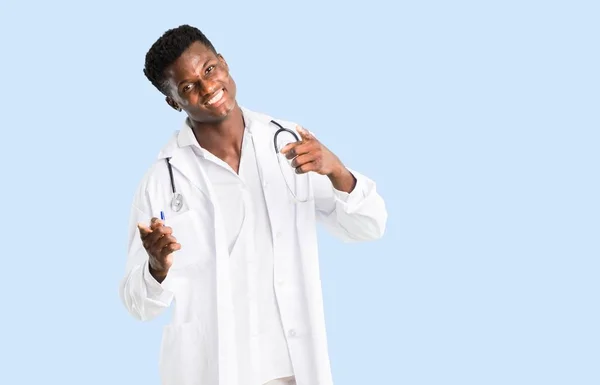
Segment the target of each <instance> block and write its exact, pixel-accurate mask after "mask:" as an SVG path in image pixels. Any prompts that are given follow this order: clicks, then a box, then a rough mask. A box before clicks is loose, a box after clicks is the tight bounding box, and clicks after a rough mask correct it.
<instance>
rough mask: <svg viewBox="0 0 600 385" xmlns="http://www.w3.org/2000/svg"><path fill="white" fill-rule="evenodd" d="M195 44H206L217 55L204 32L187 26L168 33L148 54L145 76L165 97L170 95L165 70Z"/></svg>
mask: <svg viewBox="0 0 600 385" xmlns="http://www.w3.org/2000/svg"><path fill="white" fill-rule="evenodd" d="M195 42H200V43H202V44H204V46H205V47H206V48H209V49H210V50H211V51H213V52H214V53H215V54H217V51H216V50H215V47H213V45H212V43H211V42H210V40H208V38H207V37H206V36H205V35H204V34H203V33H202V31H200V30H199V29H198V28H195V27H192V26H190V25H187V24H184V25H181V26H179V27H177V28H172V29H169V30H168V31H166V32H165V33H164V34H163V35H162V36H161V37H160V38H159V39H158V40H157V41H156V42H155V43H154V44H152V47H150V49H149V50H148V52H147V53H146V62H145V65H144V75H146V77H147V78H148V80H150V82H151V83H152V84H153V85H154V87H156V88H157V89H158V90H159V91H160V92H162V93H163V94H164V95H168V94H167V92H168V91H167V86H166V82H165V80H166V79H165V69H167V67H168V66H170V65H171V64H173V63H174V62H175V60H177V59H178V58H179V57H180V56H181V54H182V53H183V52H184V51H185V50H186V49H188V48H189V47H190V46H191V45H192V44H193V43H195Z"/></svg>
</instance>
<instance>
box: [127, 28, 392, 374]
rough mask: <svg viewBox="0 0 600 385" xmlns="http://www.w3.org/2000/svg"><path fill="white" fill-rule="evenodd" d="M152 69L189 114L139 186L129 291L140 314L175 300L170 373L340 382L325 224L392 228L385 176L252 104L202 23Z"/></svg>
mask: <svg viewBox="0 0 600 385" xmlns="http://www.w3.org/2000/svg"><path fill="white" fill-rule="evenodd" d="M144 73H145V75H146V77H147V78H148V79H149V80H150V82H152V84H153V85H154V86H155V87H156V88H157V89H158V90H159V91H160V92H161V93H162V94H163V95H164V96H165V97H166V102H167V103H168V105H169V106H171V107H172V108H174V109H175V110H177V111H183V112H185V114H186V115H187V116H186V119H185V121H184V124H183V126H182V128H181V130H179V131H177V132H176V133H175V135H174V136H173V138H172V139H171V140H170V142H169V143H168V144H167V145H166V146H165V147H164V148H163V149H162V151H161V153H160V154H159V157H158V159H157V161H156V162H155V163H154V165H152V167H151V168H150V169H149V170H148V172H147V173H146V175H145V176H144V178H143V180H142V182H141V183H140V186H139V188H138V191H137V193H136V195H135V198H134V202H133V205H132V206H133V207H132V211H131V223H130V229H129V235H130V237H129V251H128V259H127V264H126V274H125V277H124V279H123V281H122V284H121V290H120V294H121V298H122V300H123V303H124V304H125V306H126V308H127V310H128V311H129V312H130V313H131V314H132V315H133V316H134V317H136V318H137V319H140V320H149V319H153V318H155V317H156V316H158V315H159V314H161V313H162V312H163V311H164V310H165V309H167V308H168V307H170V306H171V305H172V304H175V306H174V311H173V319H172V322H171V323H170V324H169V325H168V326H167V327H166V328H165V330H164V333H163V341H162V348H161V360H160V373H161V377H162V383H163V384H165V385H171V384H173V385H175V384H177V385H263V384H269V385H271V384H273V385H275V384H298V385H329V384H332V383H333V382H332V379H331V371H330V367H329V358H328V352H327V342H326V336H325V322H324V316H323V305H322V296H321V287H320V278H319V263H318V255H317V239H316V229H315V225H316V222H317V221H320V222H322V223H324V224H325V226H326V227H327V228H328V229H329V230H331V232H332V233H333V234H335V235H336V236H338V237H339V238H340V239H343V240H345V241H366V240H374V239H378V238H380V237H381V236H382V235H383V233H384V229H385V225H386V221H387V212H386V208H385V205H384V202H383V200H382V198H381V197H380V196H379V195H378V194H377V192H376V190H375V184H374V182H373V181H371V180H369V179H368V178H367V177H365V176H363V175H361V174H359V173H358V172H356V171H350V170H349V169H347V168H346V167H345V166H344V165H343V163H342V162H341V161H340V159H338V158H337V157H336V156H335V155H334V154H333V153H332V152H331V151H329V150H328V149H327V148H326V147H325V146H324V145H323V144H322V143H320V142H319V140H317V139H316V138H315V137H314V135H313V134H311V133H310V132H309V131H307V130H305V129H303V128H301V127H299V126H296V125H294V124H292V123H290V122H285V121H281V120H275V119H273V118H270V117H268V116H266V115H264V114H260V113H256V112H253V111H250V110H248V109H246V108H243V107H240V106H239V105H238V103H237V102H236V85H235V82H234V81H233V79H232V78H231V76H230V74H229V68H228V65H227V62H226V61H225V59H224V58H223V56H221V55H220V54H218V53H217V52H216V50H215V49H214V47H213V46H212V44H211V43H210V41H209V40H208V39H207V38H206V37H205V36H204V35H203V34H202V32H201V31H199V30H198V29H196V28H193V27H191V26H187V25H184V26H180V27H178V28H175V29H171V30H169V31H167V32H165V33H164V35H163V36H162V37H160V38H159V39H158V40H157V41H156V42H155V43H154V44H153V45H152V47H151V48H150V50H149V51H148V53H147V55H146V62H145V68H144ZM278 125H281V126H282V127H285V128H289V129H291V130H292V131H293V132H296V133H298V134H299V136H300V139H301V140H299V141H297V142H292V143H290V144H287V145H286V146H284V147H283V148H282V149H281V153H282V154H284V155H285V157H286V158H287V159H288V160H290V161H291V167H290V165H289V164H287V162H286V161H285V159H284V161H282V162H281V163H280V162H278V158H277V157H278V154H276V149H274V148H273V144H274V135H275V133H276V131H277V130H278V129H279V126H278ZM294 129H295V130H294ZM288 189H289V190H288ZM179 194H181V195H179ZM159 213H160V214H159ZM161 214H164V220H161V219H158V218H160V216H161Z"/></svg>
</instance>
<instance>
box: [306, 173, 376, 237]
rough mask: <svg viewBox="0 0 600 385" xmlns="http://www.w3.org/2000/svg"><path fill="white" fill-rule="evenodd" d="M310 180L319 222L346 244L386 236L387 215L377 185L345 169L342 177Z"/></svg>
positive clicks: (323, 176) (313, 175) (312, 175)
mask: <svg viewBox="0 0 600 385" xmlns="http://www.w3.org/2000/svg"><path fill="white" fill-rule="evenodd" d="M310 177H311V183H312V186H313V192H314V196H315V210H316V215H317V220H319V221H320V222H321V223H323V224H324V225H325V227H326V228H327V230H328V231H329V232H330V233H332V234H333V235H335V236H336V237H338V238H340V239H342V240H343V241H346V242H357V241H369V240H376V239H379V238H381V237H382V236H383V234H384V232H385V227H386V223H387V216H388V214H387V209H386V207H385V202H384V201H383V198H382V197H381V196H380V195H379V194H378V193H377V190H376V185H375V182H373V181H372V180H371V179H369V178H367V177H366V176H364V175H362V174H360V173H358V172H356V171H354V170H350V169H347V168H345V167H343V169H342V171H341V172H340V173H339V174H333V175H331V176H325V175H319V174H317V173H310ZM348 186H350V187H348Z"/></svg>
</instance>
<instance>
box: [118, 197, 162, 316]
mask: <svg viewBox="0 0 600 385" xmlns="http://www.w3.org/2000/svg"><path fill="white" fill-rule="evenodd" d="M140 190H141V191H139V192H138V194H137V196H136V197H135V199H134V202H133V204H132V207H131V213H130V216H129V231H128V235H129V236H128V249H127V262H126V266H125V276H124V277H123V279H122V280H121V285H120V290H119V294H120V297H121V301H122V302H123V304H124V305H125V308H126V309H127V311H128V312H129V313H130V314H131V315H132V316H133V317H135V318H136V319H138V320H141V321H147V320H151V319H153V318H156V317H157V316H159V315H160V314H161V313H162V312H163V311H164V310H165V309H166V308H168V307H169V306H170V305H171V302H172V301H173V293H172V292H170V291H168V290H167V289H165V287H164V284H165V283H167V282H168V277H167V279H165V281H163V284H159V283H158V282H157V281H156V280H155V279H154V277H152V275H150V271H149V265H148V253H147V252H146V249H144V246H143V245H142V241H141V238H140V234H139V230H138V228H137V224H138V223H150V219H151V217H152V215H151V214H149V213H150V212H151V210H150V204H149V202H148V199H147V198H146V194H145V193H144V191H143V189H140Z"/></svg>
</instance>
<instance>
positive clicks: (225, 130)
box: [189, 105, 244, 155]
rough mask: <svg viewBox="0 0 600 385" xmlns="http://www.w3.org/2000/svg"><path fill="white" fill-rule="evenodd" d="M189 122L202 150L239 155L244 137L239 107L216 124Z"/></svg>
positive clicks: (242, 119)
mask: <svg viewBox="0 0 600 385" xmlns="http://www.w3.org/2000/svg"><path fill="white" fill-rule="evenodd" d="M189 121H190V122H191V126H192V131H193V132H194V136H195V137H196V140H197V141H198V144H200V146H202V147H203V148H205V149H207V150H208V151H211V152H213V153H215V152H219V153H229V154H231V153H232V152H233V153H235V154H238V155H239V154H240V153H241V148H242V139H243V137H244V116H243V114H242V110H241V109H240V107H239V106H237V105H236V106H235V108H234V109H233V110H232V111H231V113H230V114H229V116H227V118H225V119H223V120H221V121H218V122H206V123H203V122H196V121H193V120H191V119H190V120H189Z"/></svg>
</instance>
